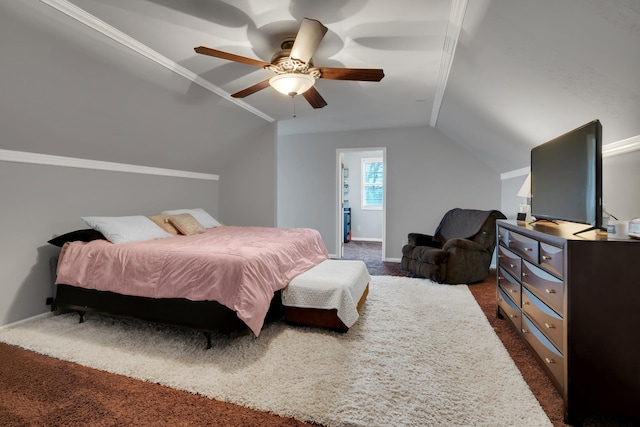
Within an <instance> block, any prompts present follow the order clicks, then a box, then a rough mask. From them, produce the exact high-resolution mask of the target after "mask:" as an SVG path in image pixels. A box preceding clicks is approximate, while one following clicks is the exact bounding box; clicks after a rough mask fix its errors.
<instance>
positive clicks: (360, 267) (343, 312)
mask: <svg viewBox="0 0 640 427" xmlns="http://www.w3.org/2000/svg"><path fill="white" fill-rule="evenodd" d="M370 281H371V276H370V275H369V271H368V270H367V266H366V265H365V263H364V262H362V261H349V260H326V261H323V262H321V263H320V264H318V265H316V266H315V267H312V268H311V269H309V270H307V271H305V272H304V273H302V274H301V275H299V276H297V277H295V278H294V279H293V280H292V281H291V282H289V284H288V285H287V287H286V288H284V289H283V290H282V304H284V305H286V306H288V307H304V308H318V309H323V310H332V309H336V310H337V313H336V314H337V316H338V318H339V319H340V320H341V321H342V323H344V325H345V326H346V327H347V328H350V327H351V326H353V324H354V323H356V320H358V317H359V314H358V301H360V297H362V294H363V293H364V290H365V289H366V287H367V285H368V284H369V282H370Z"/></svg>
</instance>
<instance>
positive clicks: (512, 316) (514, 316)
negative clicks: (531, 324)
mask: <svg viewBox="0 0 640 427" xmlns="http://www.w3.org/2000/svg"><path fill="white" fill-rule="evenodd" d="M509 317H511V318H512V319H515V318H516V317H517V316H516V315H515V314H510V315H509Z"/></svg>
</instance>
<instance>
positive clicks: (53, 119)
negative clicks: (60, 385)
mask: <svg viewBox="0 0 640 427" xmlns="http://www.w3.org/2000/svg"><path fill="white" fill-rule="evenodd" d="M0 52H2V60H1V62H0V69H1V70H2V72H1V73H0V94H2V95H1V96H0V129H1V132H2V133H1V137H0V149H4V150H11V151H20V152H28V153H40V154H49V155H57V156H65V157H73V158H79V159H90V160H99V161H108V162H117V163H123V164H130V165H140V166H149V167H156V168H166V169H174V170H181V171H188V172H201V173H208V174H217V175H219V176H220V181H206V180H204V181H203V180H198V179H186V178H169V177H163V176H153V175H140V174H135V173H123V172H106V171H96V170H88V169H74V168H67V167H60V166H43V165H35V164H26V163H11V162H6V161H0V200H1V202H0V203H1V205H0V213H1V216H0V220H2V223H3V225H4V233H3V238H2V239H1V241H0V274H2V291H1V292H0V324H5V323H8V322H12V321H15V320H19V319H22V318H25V317H28V316H31V315H34V314H37V313H42V312H45V311H47V310H48V307H46V306H45V305H44V302H45V299H46V297H48V296H51V289H50V280H49V269H48V264H47V262H48V258H49V256H50V255H51V254H52V252H54V248H53V247H50V245H47V244H46V241H47V240H48V239H50V238H51V237H52V236H53V235H54V234H59V233H63V232H66V231H70V230H73V229H76V228H79V227H84V224H83V223H81V222H80V220H79V217H80V216H81V215H129V214H135V213H142V214H153V213H157V212H160V211H161V210H164V209H174V208H180V207H198V206H200V207H202V208H205V209H207V210H209V211H210V212H211V214H213V215H214V216H215V217H217V218H218V219H219V220H220V221H222V222H223V223H227V224H242V225H247V224H255V225H274V224H275V222H276V214H275V197H276V182H275V180H276V178H275V176H276V175H275V174H276V172H275V167H276V164H275V148H276V136H275V124H274V123H271V122H268V121H265V120H264V119H263V118H260V117H257V116H256V115H254V114H252V113H250V112H248V111H246V110H245V109H243V108H241V107H240V106H238V105H236V104H234V103H231V102H229V101H227V100H224V99H222V98H221V97H220V96H219V95H216V94H213V93H211V92H209V91H207V90H205V89H204V88H202V87H200V86H198V85H195V84H194V83H192V82H191V81H189V80H187V79H185V78H183V77H181V76H179V75H177V74H175V73H173V72H172V71H171V70H168V69H167V68H165V67H162V66H160V65H158V64H156V63H155V62H153V61H150V60H148V59H147V58H144V57H142V56H141V55H139V54H137V53H135V52H133V51H131V50H130V49H128V48H125V47H123V46H122V45H120V44H118V43H116V42H114V41H113V40H110V39H108V38H106V37H104V36H102V35H100V34H99V33H98V32H96V31H94V30H92V29H90V28H88V27H86V26H84V25H82V24H80V23H78V22H76V21H74V20H73V19H71V18H69V17H67V16H66V15H64V14H62V13H60V12H58V11H56V10H54V9H53V8H51V7H50V6H48V5H46V4H45V3H42V2H39V1H30V2H13V1H0ZM194 55H195V54H194Z"/></svg>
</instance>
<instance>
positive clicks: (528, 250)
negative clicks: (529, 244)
mask: <svg viewBox="0 0 640 427" xmlns="http://www.w3.org/2000/svg"><path fill="white" fill-rule="evenodd" d="M532 250H533V248H524V251H525V252H531V251H532Z"/></svg>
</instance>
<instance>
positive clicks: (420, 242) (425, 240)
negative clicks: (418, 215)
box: [407, 233, 442, 248]
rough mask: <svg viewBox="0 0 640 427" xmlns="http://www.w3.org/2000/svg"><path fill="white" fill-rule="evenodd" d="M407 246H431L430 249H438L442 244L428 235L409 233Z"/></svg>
mask: <svg viewBox="0 0 640 427" xmlns="http://www.w3.org/2000/svg"><path fill="white" fill-rule="evenodd" d="M407 242H408V243H407V244H409V245H413V246H431V247H432V248H439V247H441V246H442V243H441V242H440V241H438V240H436V239H435V238H434V237H433V236H431V235H429V234H420V233H409V235H408V236H407Z"/></svg>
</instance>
